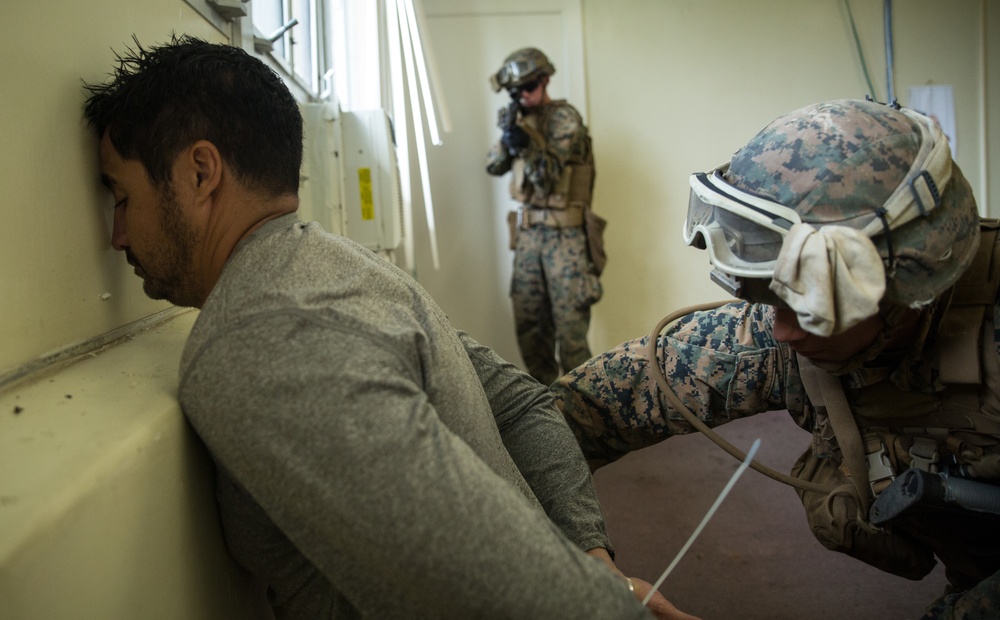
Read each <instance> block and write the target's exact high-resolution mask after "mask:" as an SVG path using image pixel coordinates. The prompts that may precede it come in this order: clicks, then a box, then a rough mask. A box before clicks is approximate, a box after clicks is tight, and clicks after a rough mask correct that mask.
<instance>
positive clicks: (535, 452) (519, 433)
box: [460, 333, 613, 555]
mask: <svg viewBox="0 0 1000 620" xmlns="http://www.w3.org/2000/svg"><path fill="white" fill-rule="evenodd" d="M460 337H461V338H462V342H463V343H464V345H465V349H466V351H467V352H468V354H469V359H471V360H472V364H473V366H475V368H476V373H477V374H478V375H479V378H480V381H481V382H482V384H483V389H484V390H485V391H486V396H487V398H488V399H489V401H490V406H491V408H492V409H493V415H494V417H496V420H497V427H498V428H499V429H500V435H501V437H502V438H503V442H504V446H505V447H506V448H507V451H508V452H509V453H510V455H511V458H512V459H513V460H514V463H515V464H516V465H517V467H518V469H519V470H520V472H521V475H522V476H523V477H524V479H525V480H527V482H528V484H529V485H530V486H531V489H532V491H534V493H535V496H536V497H537V498H538V500H539V501H540V502H541V503H542V506H543V507H544V508H545V512H546V513H547V514H548V515H549V518H550V519H552V521H553V522H555V524H556V525H558V526H559V528H560V529H561V530H562V531H563V532H564V533H565V534H566V536H567V537H569V539H570V540H572V541H573V542H574V543H575V544H576V545H577V546H578V547H580V548H581V549H583V550H585V551H586V550H589V549H593V548H603V549H608V550H609V553H611V554H612V555H613V551H611V543H610V541H609V540H608V535H607V529H606V527H605V524H604V517H603V515H602V513H601V506H600V504H599V503H598V501H597V494H596V490H595V488H594V481H593V479H592V478H591V476H590V470H589V468H588V467H587V464H586V462H585V461H584V460H583V455H582V453H581V452H580V447H579V445H578V444H577V442H576V439H574V437H573V433H572V432H571V431H570V430H569V427H568V426H567V425H566V422H565V420H564V419H563V417H562V415H561V414H560V413H559V410H558V409H556V407H555V401H554V400H553V398H552V395H551V393H550V392H549V390H548V388H547V387H546V386H544V385H542V384H540V383H538V381H536V380H535V379H533V378H531V376H529V375H528V374H527V373H525V372H523V371H522V370H520V369H519V368H517V367H516V366H514V365H513V364H511V363H509V362H507V361H505V360H503V359H502V358H501V357H500V356H499V355H497V354H496V353H495V352H494V351H493V350H492V349H490V348H489V347H485V346H483V345H480V344H479V343H478V342H476V341H475V340H473V339H472V338H471V337H469V336H468V335H467V334H464V333H462V334H460Z"/></svg>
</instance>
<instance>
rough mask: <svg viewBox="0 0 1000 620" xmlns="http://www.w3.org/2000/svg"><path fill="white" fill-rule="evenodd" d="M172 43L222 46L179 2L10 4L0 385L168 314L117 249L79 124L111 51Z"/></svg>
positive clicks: (5, 31) (5, 32)
mask: <svg viewBox="0 0 1000 620" xmlns="http://www.w3.org/2000/svg"><path fill="white" fill-rule="evenodd" d="M171 31H176V32H178V33H184V32H187V33H191V34H195V35H200V36H203V37H207V38H211V39H214V40H224V39H223V38H222V35H221V33H220V32H218V31H217V30H216V29H215V28H213V27H212V26H211V25H208V24H207V23H206V22H205V21H204V20H203V19H202V18H201V17H200V16H198V14H197V13H195V12H194V11H193V10H192V9H191V8H190V7H189V6H188V5H187V4H185V3H184V2H182V1H181V0H131V1H126V0H96V1H94V2H73V1H71V0H57V2H55V3H52V2H25V1H20V0H19V1H16V2H5V3H4V4H3V6H2V8H0V56H2V57H3V58H4V68H3V74H4V83H5V84H6V85H7V86H6V89H5V90H6V94H5V95H4V97H3V98H2V103H0V135H2V136H4V146H5V148H3V149H2V150H0V170H2V171H3V172H2V174H3V181H4V192H3V198H2V200H3V203H4V204H3V217H4V225H3V226H2V227H0V282H2V286H0V308H2V312H3V320H2V321H0V342H2V343H3V345H2V346H0V378H2V377H3V376H4V375H5V374H7V373H9V372H11V371H12V370H13V369H14V368H15V367H17V366H20V365H22V364H26V363H29V362H32V361H34V360H36V359H38V358H39V357H41V356H44V355H47V354H50V353H52V352H54V351H56V350H59V349H61V348H63V347H66V346H68V345H72V344H76V343H79V342H83V341H86V340H88V339H90V338H92V337H94V336H97V335H99V334H103V333H105V332H108V331H111V330H112V329H114V328H117V327H119V326H121V325H123V324H126V323H129V322H131V321H135V320H137V319H139V318H141V317H144V316H147V315H149V314H151V313H153V312H155V311H156V310H158V309H163V308H166V307H167V305H166V304H164V303H162V302H160V303H157V302H152V301H150V300H149V299H147V298H146V297H145V295H143V293H142V288H141V287H140V286H137V279H136V277H135V276H134V275H133V274H132V270H131V268H129V267H128V265H126V264H125V261H124V259H123V257H122V255H121V254H120V253H118V252H116V251H114V250H113V249H112V248H111V244H110V217H111V197H110V195H109V194H108V193H107V192H105V191H104V189H103V187H101V185H100V183H99V182H98V177H97V157H96V155H97V141H96V139H95V138H94V137H93V135H92V133H91V132H90V130H89V129H87V128H86V126H85V123H84V121H83V120H82V104H83V101H84V91H83V89H82V88H81V85H82V81H88V82H97V81H102V80H103V79H104V78H105V76H106V75H107V74H108V72H110V71H111V69H112V66H113V65H112V63H113V61H114V55H113V53H112V49H115V50H118V49H121V46H122V44H123V43H125V42H130V41H131V37H132V34H133V33H134V34H135V35H136V36H138V38H139V40H140V41H142V42H143V43H150V42H154V41H162V40H164V39H166V38H167V37H169V35H170V32H171Z"/></svg>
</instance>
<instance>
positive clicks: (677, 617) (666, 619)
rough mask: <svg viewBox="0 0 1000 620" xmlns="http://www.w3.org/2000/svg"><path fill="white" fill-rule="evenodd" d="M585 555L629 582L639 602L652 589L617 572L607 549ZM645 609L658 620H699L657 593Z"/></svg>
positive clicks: (651, 586) (595, 549) (646, 584)
mask: <svg viewBox="0 0 1000 620" xmlns="http://www.w3.org/2000/svg"><path fill="white" fill-rule="evenodd" d="M587 555H589V556H592V557H595V558H598V559H599V560H601V561H602V562H604V564H605V565H606V566H607V567H608V568H609V569H611V571H612V572H614V573H615V574H617V575H619V576H620V577H621V578H622V579H623V580H627V581H629V582H631V583H632V587H633V588H635V597H636V598H637V599H638V600H639V601H640V602H641V601H642V600H643V599H644V598H646V594H647V593H648V592H649V591H650V590H652V589H653V585H652V584H650V583H649V582H648V581H644V580H642V579H639V578H638V577H631V578H629V577H626V576H625V573H623V572H621V571H620V570H618V567H617V566H615V561H614V560H612V559H611V555H610V554H609V553H608V550H607V549H602V548H601V547H596V548H594V549H590V550H589V551H587ZM646 608H647V609H649V611H651V612H653V615H654V616H656V617H657V618H659V620H700V618H698V616H692V615H691V614H686V613H684V612H683V611H681V610H679V609H677V608H676V607H674V605H673V603H671V602H670V601H668V600H667V599H666V597H664V596H663V595H662V594H660V593H659V592H656V593H654V594H653V597H652V598H651V599H649V603H648V604H647V605H646Z"/></svg>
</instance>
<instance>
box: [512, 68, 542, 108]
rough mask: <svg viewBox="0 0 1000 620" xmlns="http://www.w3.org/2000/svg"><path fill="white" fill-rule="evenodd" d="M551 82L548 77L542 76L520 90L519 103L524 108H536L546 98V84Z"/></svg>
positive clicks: (522, 86)
mask: <svg viewBox="0 0 1000 620" xmlns="http://www.w3.org/2000/svg"><path fill="white" fill-rule="evenodd" d="M548 81H549V78H548V76H544V75H543V76H541V77H539V78H537V79H534V80H532V81H530V82H528V83H527V84H523V85H521V87H520V88H518V93H519V97H518V101H519V102H520V103H521V107H523V108H528V109H530V108H536V107H538V106H540V105H541V104H542V101H543V100H544V98H545V84H547V83H548Z"/></svg>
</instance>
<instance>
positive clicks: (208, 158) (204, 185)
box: [183, 140, 223, 203]
mask: <svg viewBox="0 0 1000 620" xmlns="http://www.w3.org/2000/svg"><path fill="white" fill-rule="evenodd" d="M183 163H184V164H185V166H184V167H185V170H184V176H185V178H186V181H187V183H188V187H189V190H190V191H191V192H192V194H193V195H194V197H195V200H196V201H197V202H199V203H201V202H203V201H204V200H206V199H208V198H210V197H211V196H212V195H213V194H214V193H215V191H216V190H217V189H218V188H219V185H220V184H221V183H222V170H223V165H222V154H221V153H219V149H218V148H217V147H216V146H215V145H214V144H212V143H211V142H209V141H208V140H198V141H197V142H195V143H194V144H192V145H191V146H190V147H188V149H187V150H186V151H185V154H184V161H183Z"/></svg>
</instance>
